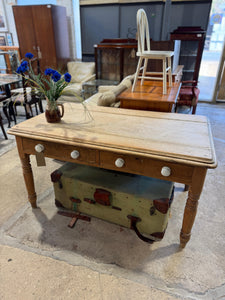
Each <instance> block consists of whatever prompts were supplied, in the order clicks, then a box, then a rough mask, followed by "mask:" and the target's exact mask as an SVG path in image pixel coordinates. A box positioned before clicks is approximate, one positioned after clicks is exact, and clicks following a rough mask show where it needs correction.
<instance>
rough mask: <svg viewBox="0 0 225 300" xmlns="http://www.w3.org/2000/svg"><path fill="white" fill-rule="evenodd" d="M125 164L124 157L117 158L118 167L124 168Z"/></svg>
mask: <svg viewBox="0 0 225 300" xmlns="http://www.w3.org/2000/svg"><path fill="white" fill-rule="evenodd" d="M124 164H125V161H124V160H123V159H122V158H117V160H116V161H115V165H116V166H117V167H118V168H122V167H123V166H124Z"/></svg>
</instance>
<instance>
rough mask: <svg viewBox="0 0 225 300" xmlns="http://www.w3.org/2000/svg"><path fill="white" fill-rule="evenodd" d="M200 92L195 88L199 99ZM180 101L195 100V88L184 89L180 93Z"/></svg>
mask: <svg viewBox="0 0 225 300" xmlns="http://www.w3.org/2000/svg"><path fill="white" fill-rule="evenodd" d="M199 93H200V90H199V89H198V88H194V94H195V97H196V98H197V99H198V96H199ZM179 98H180V100H190V101H192V99H193V88H192V87H182V88H181V89H180V93H179Z"/></svg>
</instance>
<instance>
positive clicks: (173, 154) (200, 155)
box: [8, 103, 216, 168]
mask: <svg viewBox="0 0 225 300" xmlns="http://www.w3.org/2000/svg"><path fill="white" fill-rule="evenodd" d="M64 106H65V115H64V117H63V119H62V121H61V123H55V124H52V123H47V122H46V119H45V115H44V114H41V115H38V116H36V117H34V118H31V119H29V120H26V121H24V122H22V123H20V124H18V125H15V126H14V127H12V128H11V129H10V130H9V131H8V133H9V134H13V135H16V136H22V137H28V138H32V139H39V140H43V141H52V142H56V143H63V144H71V145H82V146H85V147H90V148H97V149H103V150H110V151H115V152H120V153H128V154H135V155H141V156H146V157H153V158H159V159H164V160H169V161H174V162H179V161H182V162H184V163H187V164H189V165H200V166H205V167H207V168H215V167H216V157H215V152H214V145H213V141H212V135H211V130H210V126H209V123H208V120H207V118H206V117H204V116H196V115H184V114H173V113H159V112H150V111H138V110H128V109H119V108H109V107H99V106H90V105H89V106H87V107H88V110H89V113H90V114H91V115H92V118H93V120H91V121H90V119H89V121H88V116H87V114H85V112H84V108H83V106H82V105H81V104H76V103H66V104H65V105H64ZM85 116H86V117H85Z"/></svg>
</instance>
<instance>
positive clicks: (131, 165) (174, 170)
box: [99, 151, 194, 184]
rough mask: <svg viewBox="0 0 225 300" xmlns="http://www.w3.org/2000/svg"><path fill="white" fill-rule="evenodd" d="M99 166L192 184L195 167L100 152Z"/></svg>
mask: <svg viewBox="0 0 225 300" xmlns="http://www.w3.org/2000/svg"><path fill="white" fill-rule="evenodd" d="M99 166H100V167H101V168H105V169H112V170H118V171H121V172H128V173H134V174H140V175H144V176H149V177H155V178H159V179H164V180H170V181H176V182H180V183H186V184H188V183H191V179H192V174H193V170H194V167H190V166H186V165H182V164H176V163H171V162H166V161H161V160H156V159H152V158H146V157H141V156H140V157H139V156H135V155H120V154H118V153H114V152H109V151H100V158H99Z"/></svg>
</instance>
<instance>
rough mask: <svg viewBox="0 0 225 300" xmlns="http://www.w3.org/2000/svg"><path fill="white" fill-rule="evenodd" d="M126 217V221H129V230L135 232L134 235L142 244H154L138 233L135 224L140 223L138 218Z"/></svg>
mask: <svg viewBox="0 0 225 300" xmlns="http://www.w3.org/2000/svg"><path fill="white" fill-rule="evenodd" d="M127 217H128V219H130V228H131V229H133V230H134V231H135V233H136V234H137V236H138V237H139V238H140V239H141V240H142V241H144V242H146V243H149V244H152V243H154V242H155V240H152V239H150V238H147V237H145V236H144V235H142V234H141V233H140V231H139V230H138V229H137V226H136V224H137V222H140V221H141V219H140V218H138V217H134V216H131V215H128V216H127Z"/></svg>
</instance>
